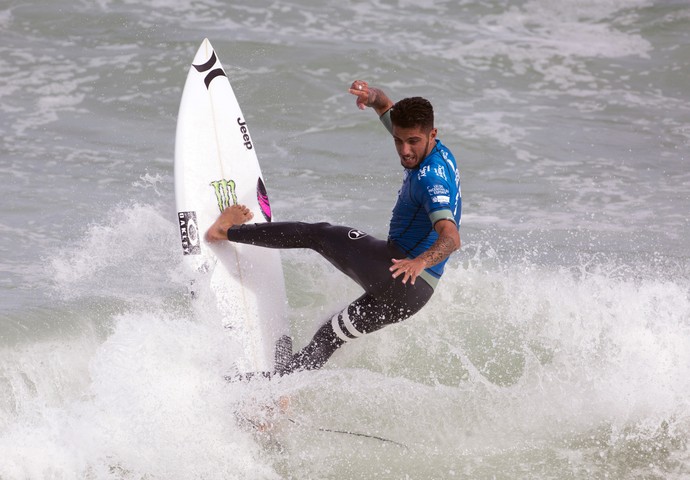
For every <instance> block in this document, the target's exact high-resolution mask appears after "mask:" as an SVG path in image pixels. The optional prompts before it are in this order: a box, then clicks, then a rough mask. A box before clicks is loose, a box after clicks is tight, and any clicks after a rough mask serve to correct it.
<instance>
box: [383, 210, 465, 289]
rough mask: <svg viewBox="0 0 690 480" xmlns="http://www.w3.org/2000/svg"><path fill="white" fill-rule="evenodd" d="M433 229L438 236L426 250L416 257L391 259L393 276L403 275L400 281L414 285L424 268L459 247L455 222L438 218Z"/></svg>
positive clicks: (439, 260) (437, 261) (431, 265)
mask: <svg viewBox="0 0 690 480" xmlns="http://www.w3.org/2000/svg"><path fill="white" fill-rule="evenodd" d="M434 230H436V233H438V238H437V239H436V241H435V242H434V244H433V245H432V246H430V247H429V249H428V250H427V251H426V252H424V253H422V254H421V255H419V256H418V257H417V258H404V259H401V260H397V259H395V258H393V259H392V260H393V265H392V266H391V267H390V269H389V270H390V271H391V272H393V278H398V277H399V276H400V275H404V276H403V279H402V282H403V283H407V281H408V280H410V283H411V284H412V285H414V282H415V280H416V279H417V277H418V276H419V274H420V273H422V271H424V269H425V268H428V267H433V266H434V265H436V264H437V263H440V262H442V261H443V260H445V259H446V258H448V256H449V255H450V254H451V253H453V252H454V251H455V250H457V249H458V248H460V233H459V232H458V227H457V226H456V225H455V222H452V221H450V220H439V221H438V222H436V224H435V225H434Z"/></svg>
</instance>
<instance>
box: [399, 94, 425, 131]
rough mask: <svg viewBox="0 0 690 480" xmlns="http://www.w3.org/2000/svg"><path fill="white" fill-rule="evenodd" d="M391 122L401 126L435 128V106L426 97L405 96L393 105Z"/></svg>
mask: <svg viewBox="0 0 690 480" xmlns="http://www.w3.org/2000/svg"><path fill="white" fill-rule="evenodd" d="M391 122H393V125H396V126H398V127H401V128H414V127H421V128H422V130H424V131H430V130H431V129H432V128H434V107H432V106H431V102H429V100H427V99H426V98H422V97H410V98H403V99H402V100H400V101H398V103H396V104H395V105H393V108H392V109H391Z"/></svg>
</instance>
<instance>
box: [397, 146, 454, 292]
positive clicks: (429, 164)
mask: <svg viewBox="0 0 690 480" xmlns="http://www.w3.org/2000/svg"><path fill="white" fill-rule="evenodd" d="M461 211H462V196H461V191H460V176H459V173H458V169H457V164H456V163H455V158H454V157H453V154H452V153H451V152H450V150H448V149H447V148H446V147H445V145H443V144H442V143H441V141H440V140H436V147H434V149H433V150H432V152H431V153H430V154H429V155H428V156H427V157H426V158H425V159H424V160H423V161H422V163H421V164H420V165H419V167H417V168H415V169H405V173H404V179H403V184H402V187H401V188H400V191H399V192H398V201H397V203H396V204H395V207H394V208H393V216H392V218H391V223H390V230H389V232H388V238H389V239H390V240H391V241H393V243H395V245H397V246H398V247H399V248H400V249H402V250H403V251H404V252H405V253H406V254H407V255H408V256H409V257H410V258H415V257H417V256H418V255H420V254H422V253H423V252H425V251H426V250H428V249H429V247H431V245H433V243H434V242H435V241H436V239H437V238H438V234H437V233H436V231H435V230H434V224H435V223H436V222H438V221H439V220H442V219H448V220H451V221H453V222H455V224H456V225H457V226H458V228H459V227H460V215H461ZM446 261H447V259H446V260H444V261H443V262H441V263H439V264H437V265H434V266H433V267H430V268H427V269H426V270H425V273H427V274H428V275H430V276H431V278H429V276H428V275H422V277H423V278H425V279H426V280H427V281H429V280H430V283H431V284H432V286H434V285H435V283H436V282H437V281H438V279H439V278H441V275H442V274H443V268H444V266H445V264H446Z"/></svg>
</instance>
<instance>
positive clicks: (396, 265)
mask: <svg viewBox="0 0 690 480" xmlns="http://www.w3.org/2000/svg"><path fill="white" fill-rule="evenodd" d="M392 260H393V265H392V266H391V268H389V270H390V271H391V272H393V278H398V277H399V276H400V275H404V276H403V279H402V283H407V281H408V280H410V283H411V284H412V285H414V282H415V280H416V279H417V277H418V276H419V274H420V273H422V271H424V269H425V268H426V267H427V264H426V262H425V261H424V259H423V258H422V256H421V255H420V256H419V257H417V258H403V259H400V260H398V259H397V258H393V259H392Z"/></svg>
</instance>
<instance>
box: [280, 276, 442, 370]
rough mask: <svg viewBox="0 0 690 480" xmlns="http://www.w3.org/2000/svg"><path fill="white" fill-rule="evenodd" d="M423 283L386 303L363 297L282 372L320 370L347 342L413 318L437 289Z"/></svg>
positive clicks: (322, 329) (334, 319)
mask: <svg viewBox="0 0 690 480" xmlns="http://www.w3.org/2000/svg"><path fill="white" fill-rule="evenodd" d="M419 283H420V284H422V286H421V288H418V289H415V290H414V291H409V292H408V296H407V297H406V298H403V299H397V300H395V299H390V298H389V299H386V300H383V301H382V300H381V299H379V298H376V297H374V296H372V295H369V294H364V295H362V296H361V297H359V298H358V299H357V300H355V301H354V302H352V303H351V304H350V305H348V306H347V308H345V309H344V310H343V311H342V312H340V313H338V314H336V315H334V316H333V317H332V318H331V319H329V320H328V321H326V323H324V324H323V325H321V327H320V328H319V330H318V331H317V332H316V334H315V335H314V337H313V338H312V340H311V341H310V342H309V343H308V344H307V345H306V346H305V347H304V348H303V349H302V350H301V351H299V352H298V353H296V354H295V355H294V356H293V357H292V361H291V362H290V363H289V365H288V366H287V367H286V368H285V369H284V370H283V371H282V372H278V373H281V374H286V373H292V372H294V371H298V370H315V369H319V368H321V367H323V365H324V364H325V363H326V362H327V361H328V359H329V358H330V357H331V355H333V353H335V351H336V350H337V349H338V348H340V347H341V346H342V345H344V344H345V343H346V342H349V341H351V340H354V339H355V338H359V337H361V336H363V335H366V334H368V333H372V332H374V331H376V330H379V329H381V328H383V327H385V326H386V325H390V324H393V323H397V322H401V321H403V320H405V319H407V318H409V317H411V316H412V315H414V314H415V313H417V312H418V311H419V310H420V309H421V308H422V307H423V306H424V305H425V304H426V302H427V301H428V300H429V298H431V295H432V294H433V289H432V288H431V287H430V286H428V285H427V284H426V282H419Z"/></svg>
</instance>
